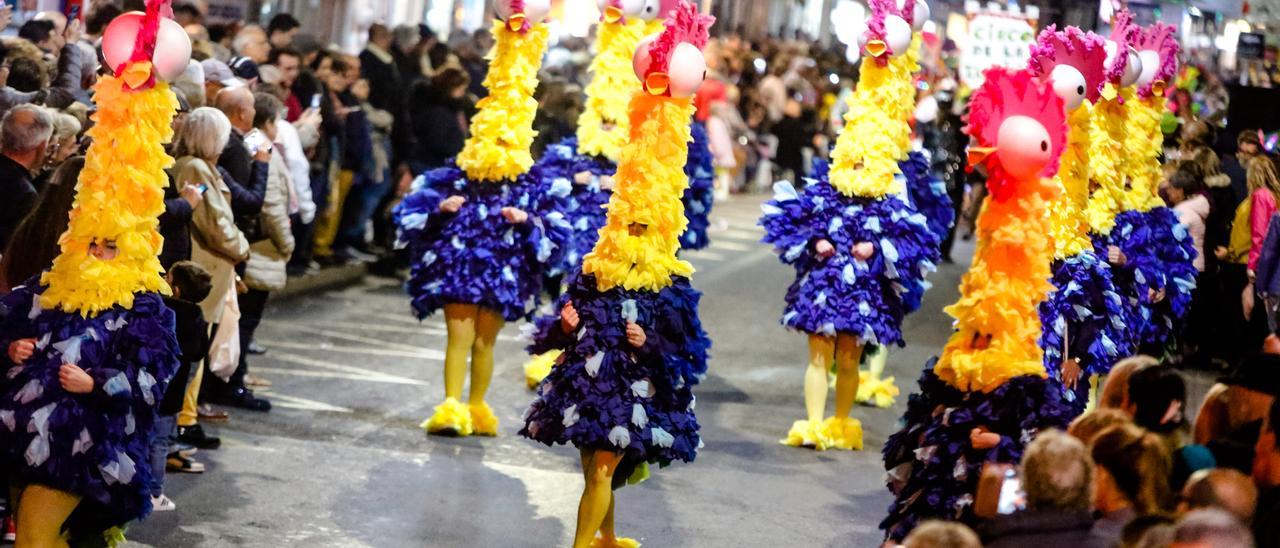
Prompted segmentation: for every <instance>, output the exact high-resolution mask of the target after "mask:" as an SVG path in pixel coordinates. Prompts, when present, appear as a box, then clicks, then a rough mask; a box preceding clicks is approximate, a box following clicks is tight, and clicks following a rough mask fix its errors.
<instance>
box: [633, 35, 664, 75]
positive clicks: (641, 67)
mask: <svg viewBox="0 0 1280 548" xmlns="http://www.w3.org/2000/svg"><path fill="white" fill-rule="evenodd" d="M657 39H658V35H657V34H651V35H649V36H646V37H644V38H643V39H641V40H640V43H639V44H636V53H635V55H632V56H631V70H634V71H635V72H636V78H639V79H640V81H641V82H643V81H644V74H645V73H646V72H649V65H650V64H652V63H653V59H652V58H650V57H649V46H652V45H653V41H654V40H657Z"/></svg>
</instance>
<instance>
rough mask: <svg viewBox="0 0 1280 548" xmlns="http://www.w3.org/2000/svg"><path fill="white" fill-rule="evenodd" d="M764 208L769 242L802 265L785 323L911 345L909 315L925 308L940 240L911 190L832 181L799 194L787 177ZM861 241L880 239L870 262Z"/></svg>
mask: <svg viewBox="0 0 1280 548" xmlns="http://www.w3.org/2000/svg"><path fill="white" fill-rule="evenodd" d="M763 209H764V216H763V217H761V219H760V225H761V226H763V227H764V230H765V236H764V239H763V241H764V242H765V243H767V244H770V245H772V246H774V248H775V249H776V250H777V252H778V253H779V255H780V257H781V260H782V262H783V263H786V264H789V265H792V266H793V267H794V268H795V269H796V279H795V282H794V283H792V284H791V287H790V288H789V289H788V290H787V295H786V303H787V305H786V309H785V311H784V313H783V317H782V323H783V324H784V325H786V326H787V327H790V328H793V329H796V330H799V331H803V332H805V333H810V334H818V335H825V336H834V335H836V334H837V333H844V334H851V335H854V336H857V337H859V338H860V339H861V340H862V342H863V343H865V344H879V345H890V344H899V345H903V344H905V343H904V342H903V340H902V331H901V324H902V318H903V317H904V316H905V315H906V314H907V313H909V312H912V311H914V310H916V309H917V308H919V306H920V296H921V295H923V294H924V291H925V290H926V289H927V288H928V282H926V281H925V275H926V274H927V273H928V272H930V271H933V270H934V269H935V268H936V264H937V262H938V259H939V254H938V245H939V243H940V241H939V238H938V237H937V236H936V235H935V234H934V233H933V232H931V231H930V230H929V228H928V223H927V221H926V220H925V218H924V216H923V215H920V214H919V213H918V212H916V211H915V209H914V208H913V207H912V206H911V204H910V203H909V202H908V201H907V199H906V198H905V197H902V196H887V197H885V198H883V199H869V198H855V197H849V196H845V195H844V194H841V193H840V192H838V191H836V190H835V188H834V187H832V186H831V185H830V184H827V182H826V181H825V180H819V181H814V182H811V183H810V184H809V185H808V186H806V187H805V190H804V192H803V193H797V192H796V191H795V189H794V187H792V186H791V184H790V183H788V182H786V181H783V182H779V183H777V184H775V185H774V199H773V200H770V201H769V202H766V203H765V204H764V206H763ZM822 239H826V240H828V241H830V242H831V244H832V246H834V247H835V254H834V255H832V256H831V257H829V258H826V259H822V258H820V257H818V256H817V254H816V252H815V251H814V244H815V243H816V242H817V241H819V240H822ZM859 242H870V243H872V244H873V245H874V246H875V253H874V254H873V255H872V256H871V258H870V259H869V260H867V261H860V260H857V259H855V258H854V257H853V246H854V244H857V243H859Z"/></svg>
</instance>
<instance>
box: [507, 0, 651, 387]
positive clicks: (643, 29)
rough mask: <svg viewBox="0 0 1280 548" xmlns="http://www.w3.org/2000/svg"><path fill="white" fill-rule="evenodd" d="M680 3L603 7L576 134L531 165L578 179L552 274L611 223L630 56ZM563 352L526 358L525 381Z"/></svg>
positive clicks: (549, 318) (552, 177) (550, 178)
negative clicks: (608, 207)
mask: <svg viewBox="0 0 1280 548" xmlns="http://www.w3.org/2000/svg"><path fill="white" fill-rule="evenodd" d="M675 5H676V3H675V2H674V1H673V0H667V1H665V2H661V3H658V2H642V3H639V4H637V3H634V2H630V3H626V4H624V3H623V2H622V1H621V0H608V1H606V2H604V3H603V5H602V6H601V12H602V15H601V21H600V24H599V26H598V27H597V29H596V41H595V45H594V46H593V48H592V50H593V51H594V52H595V57H594V58H592V60H591V65H590V67H588V69H587V70H588V71H589V72H590V73H591V75H592V76H591V83H590V84H587V89H586V94H587V102H586V108H585V109H584V110H583V111H582V115H580V116H579V117H578V130H577V133H576V135H574V136H573V137H569V138H566V139H565V140H563V141H561V142H559V143H555V144H552V145H550V146H548V147H547V150H546V152H545V153H543V155H542V158H540V159H539V160H538V162H537V163H536V164H534V166H533V170H532V174H533V176H534V177H535V178H537V179H539V180H541V181H543V182H544V183H546V184H554V182H555V181H556V180H561V181H564V182H572V190H571V191H570V193H569V195H568V197H566V199H565V201H564V206H565V210H564V215H565V219H566V220H567V221H568V223H569V224H570V225H571V226H572V227H573V233H572V241H571V243H570V244H569V245H568V246H567V249H566V250H565V252H564V253H563V254H561V261H560V263H559V264H558V265H557V266H556V267H555V269H554V270H555V272H553V273H551V274H552V275H556V276H559V275H563V274H571V273H574V272H576V271H577V270H578V268H579V267H580V266H581V264H582V258H583V257H584V256H586V255H587V253H589V252H590V251H591V249H592V248H593V247H595V245H596V239H597V238H598V237H599V234H600V229H601V228H603V227H604V225H605V204H607V203H608V202H609V195H610V194H611V191H612V189H613V181H614V174H615V172H616V171H617V169H618V165H617V161H618V157H619V155H620V154H621V152H622V147H623V145H624V144H626V139H627V135H628V134H629V131H630V127H631V120H630V118H629V117H628V115H627V105H628V103H629V102H630V101H631V97H632V96H634V95H635V92H637V91H639V90H640V85H639V82H637V81H636V79H635V72H634V71H633V70H632V68H631V58H632V56H633V55H634V54H635V51H636V46H637V45H639V43H640V40H641V39H642V38H644V37H645V35H646V34H652V33H655V32H661V30H662V22H663V19H662V17H660V15H661V14H664V13H669V12H670V11H671V10H672V9H674V8H675ZM664 7H665V8H666V9H665V10H664V9H663V8H664ZM562 184H563V183H562ZM558 319H559V312H558V311H556V312H553V313H550V314H547V315H545V316H544V317H539V318H538V319H537V320H536V322H535V323H536V324H542V323H546V322H554V321H557V320H558ZM535 345H536V346H541V345H537V344H536V343H535ZM559 356H560V349H558V348H555V349H552V350H549V351H546V352H541V353H535V355H534V356H533V358H532V359H530V360H529V362H527V363H526V364H525V366H524V371H525V380H526V384H527V385H528V386H529V388H530V389H533V388H535V387H537V386H538V383H539V382H541V381H542V379H543V378H545V377H546V376H547V373H548V372H549V371H550V370H551V366H552V364H553V363H554V362H555V360H556V359H557V358H559Z"/></svg>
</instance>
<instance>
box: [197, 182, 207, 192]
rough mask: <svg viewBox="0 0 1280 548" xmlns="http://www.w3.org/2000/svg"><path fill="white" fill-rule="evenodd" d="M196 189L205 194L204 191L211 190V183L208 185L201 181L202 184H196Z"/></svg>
mask: <svg viewBox="0 0 1280 548" xmlns="http://www.w3.org/2000/svg"><path fill="white" fill-rule="evenodd" d="M196 190H198V191H200V193H201V194H204V191H206V190H209V185H206V184H204V183H200V184H198V185H196Z"/></svg>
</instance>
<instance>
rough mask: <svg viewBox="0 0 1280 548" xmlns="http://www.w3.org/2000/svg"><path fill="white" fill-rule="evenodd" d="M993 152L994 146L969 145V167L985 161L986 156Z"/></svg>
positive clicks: (994, 150)
mask: <svg viewBox="0 0 1280 548" xmlns="http://www.w3.org/2000/svg"><path fill="white" fill-rule="evenodd" d="M995 152H996V147H969V150H968V154H969V167H970V168H973V167H974V166H976V165H978V164H981V163H982V162H985V161H987V157H989V156H991V155H992V154H995Z"/></svg>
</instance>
